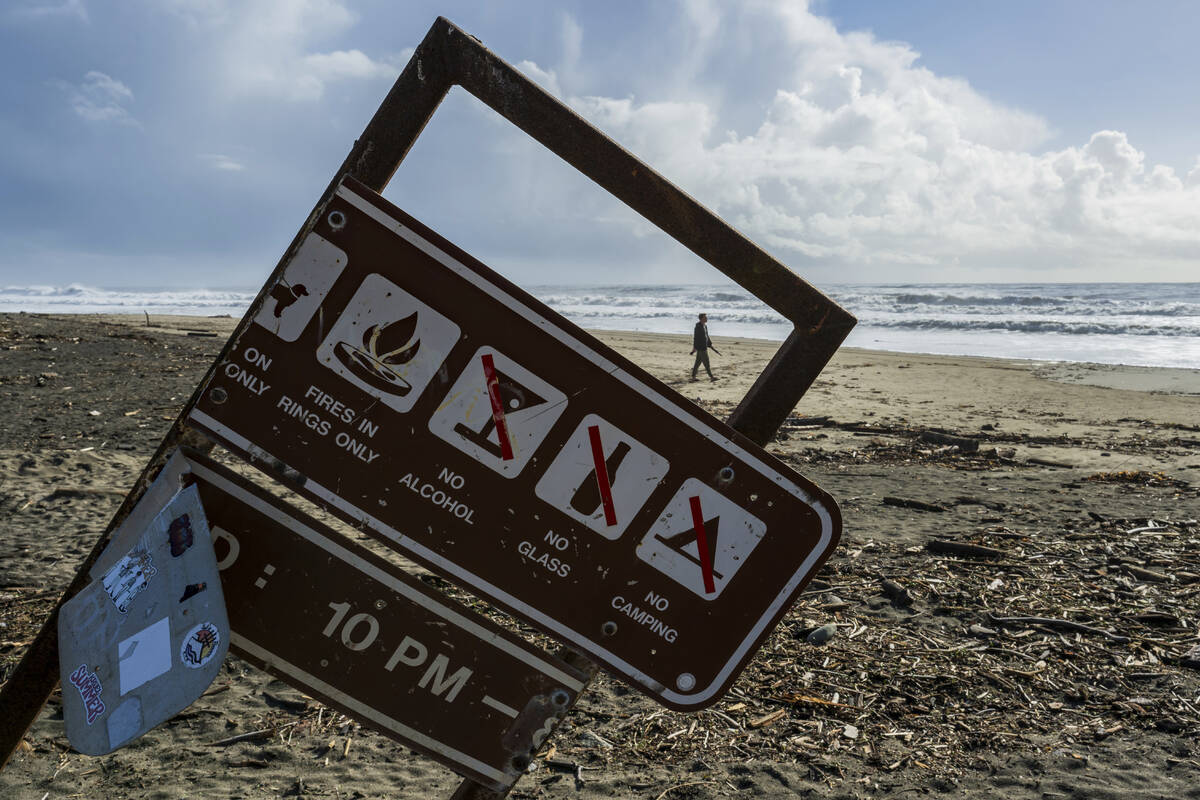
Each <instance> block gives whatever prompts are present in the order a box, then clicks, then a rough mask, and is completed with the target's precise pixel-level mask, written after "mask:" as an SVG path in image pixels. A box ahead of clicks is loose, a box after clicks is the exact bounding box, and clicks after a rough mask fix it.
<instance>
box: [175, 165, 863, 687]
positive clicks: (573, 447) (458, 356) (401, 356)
mask: <svg viewBox="0 0 1200 800" xmlns="http://www.w3.org/2000/svg"><path fill="white" fill-rule="evenodd" d="M254 323H255V324H253V325H250V326H247V327H246V328H245V329H244V330H243V331H242V333H241V334H240V336H239V337H238V338H237V340H236V341H235V342H234V344H233V348H232V350H231V351H230V352H231V355H230V357H229V359H228V360H227V361H226V362H225V363H223V364H221V365H219V366H218V368H217V370H216V372H215V373H214V376H213V378H212V379H211V380H210V381H209V383H208V384H207V385H206V386H205V387H204V390H203V394H202V395H201V397H200V400H199V401H198V403H197V404H196V405H195V407H194V408H193V409H192V411H191V413H190V415H189V423H190V424H192V425H195V426H196V427H198V428H200V429H202V430H204V431H206V432H207V433H209V434H211V435H212V436H214V437H216V438H217V439H219V440H220V441H222V442H223V443H224V444H225V445H226V446H228V447H229V448H231V449H232V450H234V451H235V452H238V453H240V454H242V455H243V456H245V457H247V458H248V459H250V460H251V461H252V462H253V463H255V464H256V465H258V466H259V467H260V468H261V469H263V470H265V471H267V472H268V473H270V474H272V475H273V476H274V477H276V478H278V479H280V480H283V481H284V482H285V483H287V484H289V485H291V486H292V487H293V488H295V489H296V490H297V491H299V492H301V493H303V494H304V495H306V496H308V497H309V498H311V499H313V500H315V501H317V502H318V503H320V504H322V505H324V506H326V507H328V508H329V509H330V510H332V511H333V512H334V513H337V514H339V515H340V516H342V517H343V518H345V519H346V520H348V521H351V522H353V523H355V524H357V525H361V526H362V527H364V528H365V529H366V530H368V531H370V532H371V533H373V534H374V535H376V536H377V537H379V538H380V539H381V540H383V541H385V542H388V543H389V544H391V545H392V546H393V547H395V548H396V549H398V550H400V551H403V552H405V553H407V554H409V555H411V556H412V557H413V558H415V559H416V560H418V561H420V562H422V563H424V564H426V565H428V566H429V567H430V568H432V569H435V570H438V571H440V572H442V573H443V574H446V575H448V576H450V577H451V578H452V579H454V580H455V581H457V582H458V583H460V584H462V585H464V586H466V587H469V588H471V589H472V590H473V591H476V592H478V593H479V594H481V595H483V596H485V597H487V598H489V599H491V600H492V601H494V602H496V603H497V604H499V605H501V606H503V607H505V608H507V609H509V610H511V611H513V612H514V613H516V614H518V615H520V616H522V617H524V618H526V619H527V620H529V621H530V622H532V623H533V624H535V625H537V626H539V627H541V628H542V629H544V630H546V631H547V632H548V633H550V634H551V635H554V636H556V637H558V638H559V639H561V640H564V641H566V642H568V643H569V644H571V645H572V646H574V647H577V648H579V649H581V650H583V651H584V652H586V653H588V654H590V656H591V657H593V658H595V659H596V660H598V661H599V662H600V663H602V664H604V665H605V666H606V667H607V668H608V669H609V670H610V671H612V672H614V673H616V674H617V675H619V676H622V677H624V678H626V679H628V680H629V681H631V682H633V683H634V684H635V685H637V686H639V687H640V688H642V689H643V690H644V691H646V692H647V693H649V694H651V695H652V696H654V697H656V698H657V699H658V700H660V701H661V702H663V703H665V704H667V705H669V706H672V707H674V708H680V709H692V708H699V707H703V706H705V705H707V704H709V703H711V702H713V701H714V700H715V699H716V698H717V697H718V696H719V694H720V693H721V692H722V691H723V689H724V688H725V687H726V686H727V685H728V684H729V683H730V682H731V681H732V680H733V679H734V678H735V677H736V675H737V673H738V672H739V671H740V669H741V668H742V667H743V666H744V664H745V663H746V661H747V660H748V659H749V658H750V656H751V655H752V654H753V652H754V649H755V646H756V644H757V643H758V642H759V641H760V640H761V639H762V638H763V636H765V635H766V633H767V632H768V631H769V630H770V628H771V627H772V625H773V624H774V622H775V621H776V620H777V619H778V618H779V617H780V616H781V615H782V614H783V612H784V611H786V609H787V608H788V606H789V605H790V603H791V601H792V599H793V597H794V596H795V595H796V593H797V592H798V591H799V590H800V589H801V587H802V585H803V584H804V582H805V581H806V580H807V579H808V578H809V577H810V576H811V575H812V573H813V572H814V570H815V569H816V568H817V567H818V566H819V565H820V564H821V563H822V561H823V560H824V559H825V558H826V557H827V556H828V554H829V553H830V551H831V550H832V548H833V547H834V545H835V544H836V543H837V539H838V536H839V533H840V524H841V522H840V516H839V512H838V509H837V506H836V504H835V503H834V501H833V500H832V499H831V498H830V497H829V496H828V495H827V494H826V493H825V492H823V491H822V490H820V489H819V488H818V487H817V486H815V485H814V484H813V483H812V482H810V481H808V480H807V479H805V478H803V477H802V476H800V475H798V474H797V473H795V472H794V471H792V470H790V469H788V468H787V467H786V466H784V465H783V464H782V463H780V462H779V461H778V460H777V459H775V458H774V457H772V456H770V455H768V454H767V453H766V452H765V451H764V450H762V449H761V448H759V447H757V446H756V445H754V444H752V443H750V442H749V441H747V440H746V439H744V438H743V437H741V436H740V435H738V434H737V433H735V432H734V431H733V430H732V429H730V428H729V427H727V426H726V425H724V424H723V423H721V422H719V421H718V420H716V419H714V418H713V417H711V416H710V415H708V414H707V413H705V412H703V411H702V410H700V409H699V408H697V407H696V406H695V405H694V404H692V403H690V402H689V401H687V400H686V399H684V398H682V397H680V396H679V395H678V394H677V393H675V392H674V391H672V390H671V389H669V388H668V387H666V386H664V385H663V384H662V383H660V382H659V381H657V380H655V379H654V378H652V377H650V376H649V375H647V374H646V373H644V372H643V371H642V370H640V369H639V368H637V367H636V366H634V365H633V364H632V363H630V362H629V361H627V360H626V359H624V358H623V357H621V356H620V355H618V354H617V353H615V352H613V351H612V350H611V349H609V348H607V347H605V346H604V345H602V344H601V343H599V342H598V341H597V340H595V339H594V338H593V337H591V336H590V335H588V334H587V333H585V332H583V331H582V330H580V329H578V328H577V327H575V326H574V325H572V324H570V323H569V322H567V321H566V320H564V319H562V318H561V317H560V316H558V315H557V314H556V313H554V312H553V311H551V310H550V309H548V308H547V307H545V306H544V305H542V304H541V303H539V302H538V301H536V300H534V299H533V298H532V297H530V296H528V295H527V294H525V293H524V292H522V291H521V290H519V289H517V288H516V287H514V286H512V285H511V284H509V283H508V282H507V281H505V280H504V279H503V278H501V277H500V276H498V275H497V274H495V273H494V272H492V271H491V270H489V269H487V268H486V267H484V266H483V265H482V264H480V263H479V262H477V261H475V260H474V259H472V258H471V257H470V256H469V255H467V254H466V253H464V252H462V251H461V250H458V249H457V248H455V247H454V246H453V245H451V244H449V243H448V242H446V241H445V240H443V239H442V238H440V237H439V236H437V235H436V234H434V233H433V232H431V231H429V230H428V229H426V228H424V227H423V226H422V225H420V224H419V223H417V222H416V221H415V220H413V219H412V218H410V217H409V216H408V215H406V214H404V213H403V212H402V211H400V210H399V209H397V208H395V207H394V206H392V205H390V204H389V203H387V202H386V201H384V200H383V199H382V198H381V197H379V196H378V195H376V194H375V193H374V192H371V191H370V190H369V189H367V188H365V187H364V186H362V185H361V184H358V183H357V182H355V181H353V180H352V179H347V180H346V181H344V182H343V184H342V186H341V187H340V189H339V190H338V191H337V193H336V195H335V196H334V197H333V198H332V199H331V201H330V202H329V203H328V204H327V205H326V206H325V207H324V208H323V209H322V210H321V212H320V214H319V218H318V220H317V222H316V224H315V226H314V228H313V229H312V231H311V232H310V233H309V234H308V236H307V238H306V239H305V240H304V241H303V243H302V245H301V246H300V247H299V248H298V250H297V252H296V253H295V254H294V256H293V257H292V258H291V260H290V262H289V263H288V264H287V266H286V268H285V269H284V271H283V274H282V276H281V278H280V279H279V280H278V281H277V282H276V283H275V284H274V285H273V286H272V288H271V289H270V296H269V298H268V299H267V301H266V303H265V304H264V305H263V306H262V307H261V308H260V309H259V311H258V314H257V316H256V317H255V319H254ZM233 616H234V615H233V614H232V613H231V618H232V617H233Z"/></svg>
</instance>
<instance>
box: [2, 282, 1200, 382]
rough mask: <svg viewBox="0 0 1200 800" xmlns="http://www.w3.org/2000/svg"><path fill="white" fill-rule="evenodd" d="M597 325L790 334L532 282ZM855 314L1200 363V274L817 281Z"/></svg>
mask: <svg viewBox="0 0 1200 800" xmlns="http://www.w3.org/2000/svg"><path fill="white" fill-rule="evenodd" d="M526 288H527V289H528V290H529V291H530V293H531V294H533V295H534V296H536V297H538V298H539V299H540V300H542V301H543V302H545V303H546V304H547V305H549V306H550V307H551V308H553V309H555V310H556V311H558V312H559V313H561V314H563V315H564V316H566V317H567V318H568V319H570V320H571V321H573V322H575V323H576V324H578V325H580V326H582V327H584V328H590V329H603V330H632V331H653V332H662V333H690V332H691V329H692V325H693V324H694V323H695V319H696V314H697V313H698V312H701V311H703V312H705V313H707V314H708V320H709V333H710V334H711V335H713V336H740V337H751V338H757V339H771V340H777V341H782V340H783V339H784V338H785V337H786V336H787V335H788V333H790V331H791V325H790V324H789V323H788V322H787V321H786V320H784V319H783V318H782V317H780V316H779V315H778V314H776V313H775V312H774V311H772V310H771V309H769V308H767V307H766V306H765V305H764V304H763V303H762V302H761V301H759V300H757V299H756V298H754V297H753V296H751V295H750V294H749V293H748V292H746V291H744V290H743V289H741V288H740V287H738V286H734V285H729V284H727V285H722V286H697V285H664V286H534V287H526ZM819 288H820V289H821V290H822V291H823V292H825V293H826V294H827V295H829V296H830V297H832V298H833V299H834V300H836V301H837V302H838V303H839V304H841V305H842V306H843V307H845V308H846V309H847V310H849V311H850V312H851V313H852V314H854V315H855V316H856V317H858V321H859V322H858V326H857V327H856V328H855V329H854V331H853V332H852V333H851V334H850V338H849V339H848V340H847V342H846V344H848V345H852V346H856V347H867V348H873V349H878V350H895V351H901V352H910V353H940V354H947V355H976V356H996V357H1002V358H1028V359H1037V360H1044V361H1087V362H1096V363H1102V364H1133V365H1143V366H1161V367H1185V368H1191V369H1197V368H1200V283H1075V284H1045V283H1043V284H969V283H968V284H878V285H867V284H840V285H839V284H833V285H825V286H820V287H819ZM254 295H255V291H254V290H250V289H245V290H237V289H204V290H159V291H131V290H108V289H98V288H93V287H88V286H79V285H72V286H65V287H46V286H26V287H12V286H10V287H3V288H0V311H4V312H15V311H27V312H31V313H34V312H36V313H58V314H63V313H114V312H115V313H134V314H137V313H141V312H142V311H146V312H149V313H151V314H196V315H221V314H228V315H230V316H233V317H240V316H242V314H244V313H245V310H246V308H247V307H248V306H249V304H250V302H251V301H252V300H253V299H254Z"/></svg>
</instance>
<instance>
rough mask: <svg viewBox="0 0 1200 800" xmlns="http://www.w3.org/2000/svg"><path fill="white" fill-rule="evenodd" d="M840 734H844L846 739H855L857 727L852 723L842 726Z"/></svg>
mask: <svg viewBox="0 0 1200 800" xmlns="http://www.w3.org/2000/svg"><path fill="white" fill-rule="evenodd" d="M842 736H845V737H846V738H847V739H857V738H858V728H856V727H855V726H853V725H847V726H846V727H844V728H842Z"/></svg>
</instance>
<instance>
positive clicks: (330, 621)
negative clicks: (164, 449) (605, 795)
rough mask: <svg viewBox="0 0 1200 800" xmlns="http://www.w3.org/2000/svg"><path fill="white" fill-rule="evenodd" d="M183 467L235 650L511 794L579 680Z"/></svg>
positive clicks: (218, 472)
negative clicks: (197, 503) (214, 561)
mask: <svg viewBox="0 0 1200 800" xmlns="http://www.w3.org/2000/svg"><path fill="white" fill-rule="evenodd" d="M179 464H180V462H179V461H178V460H176V461H175V462H172V464H170V465H168V469H171V468H172V467H174V468H176V469H178V467H179ZM188 467H189V469H190V472H191V475H192V476H194V477H195V478H196V479H197V483H198V486H199V492H200V498H201V501H202V502H203V505H204V511H205V513H206V515H207V517H208V521H209V525H210V526H211V529H212V533H213V541H214V545H215V547H216V551H217V557H218V559H219V561H218V567H219V568H220V570H221V585H222V588H223V589H224V592H225V602H226V606H227V608H228V611H229V619H230V626H231V628H232V636H231V646H232V648H233V650H234V651H235V652H237V653H238V654H239V655H241V656H243V657H244V658H246V659H247V660H249V661H251V662H253V663H254V664H257V665H258V666H260V667H262V668H264V669H266V670H267V671H269V672H271V673H273V674H275V675H277V676H278V677H280V678H282V679H283V680H285V681H287V682H288V683H290V684H291V685H293V686H297V687H299V688H301V689H303V690H304V691H306V692H308V693H310V694H312V695H313V696H314V697H318V698H320V699H321V700H322V701H323V702H325V703H326V704H328V705H330V706H332V707H334V708H337V709H339V710H341V711H343V712H345V713H346V714H349V715H351V716H353V717H354V718H355V719H358V720H360V721H362V722H363V723H365V724H368V725H370V726H372V727H374V728H376V729H377V730H379V731H380V732H382V733H384V734H386V735H388V736H390V737H392V738H393V739H397V740H399V741H401V742H404V743H405V744H407V745H409V746H411V747H413V748H415V749H417V750H421V751H423V752H424V753H426V754H427V755H429V756H431V757H433V758H435V759H437V760H439V761H441V762H442V763H444V764H446V765H447V766H449V767H451V768H452V769H454V770H456V771H457V772H459V773H460V774H462V775H466V776H469V777H471V778H472V779H474V780H475V781H477V782H479V783H481V784H483V785H485V786H488V787H490V788H493V789H495V790H497V791H503V790H506V789H507V788H509V787H511V785H512V784H513V783H514V782H515V781H516V779H517V778H518V777H519V776H520V775H521V773H522V772H523V770H524V768H525V767H526V766H527V765H528V763H529V759H530V757H532V755H533V753H534V752H535V751H536V750H537V748H538V747H539V746H541V744H542V742H543V740H544V739H545V737H546V735H547V734H548V733H549V732H550V730H551V728H552V727H553V725H554V723H555V722H557V720H558V719H559V718H560V717H561V716H562V715H564V714H565V713H566V711H567V709H568V708H570V706H571V705H573V704H574V701H575V698H576V697H577V696H578V693H579V692H580V690H582V688H583V686H584V683H585V678H584V676H583V675H582V674H580V673H579V672H578V671H577V670H575V669H573V668H572V667H570V666H568V665H567V664H565V663H563V662H561V661H559V660H558V659H555V658H552V657H550V656H548V655H546V654H545V653H542V652H541V651H539V650H537V649H536V648H534V647H533V646H532V645H530V644H528V643H526V642H524V641H522V640H521V639H519V638H518V637H516V636H514V635H513V634H510V633H508V632H507V631H505V630H503V629H502V628H500V627H498V626H497V625H495V624H494V623H492V622H490V621H488V620H485V619H484V618H482V617H480V616H479V615H478V614H475V613H474V612H472V611H469V610H468V609H466V608H464V607H463V606H461V605H460V604H458V603H455V602H453V601H452V600H450V599H449V598H447V597H445V596H444V595H442V594H440V593H439V592H436V591H433V590H431V589H428V588H426V587H425V586H424V585H422V583H421V582H420V581H419V580H417V579H416V578H413V577H411V576H409V575H407V574H406V573H404V572H402V571H401V570H400V569H398V568H397V567H395V566H392V565H390V564H388V563H387V561H386V560H385V559H382V558H380V557H379V556H377V555H375V554H373V553H371V552H369V551H368V550H366V549H365V548H363V547H362V546H361V545H358V544H355V543H353V542H351V541H349V540H348V539H346V538H345V537H343V536H341V535H339V534H337V533H335V532H334V531H332V530H330V529H329V528H328V527H326V526H323V525H321V524H320V523H319V522H317V521H316V520H313V519H310V518H308V517H307V516H305V515H303V514H301V513H299V512H298V511H296V510H294V509H291V508H288V507H287V506H284V505H282V504H281V503H279V502H278V501H277V500H275V499H273V498H271V497H269V496H268V495H266V494H265V493H264V492H262V491H261V490H260V489H258V488H257V487H255V486H253V484H250V483H249V482H247V481H246V480H245V479H244V478H240V477H238V476H237V475H235V474H234V473H232V472H229V471H228V470H226V469H224V468H223V467H220V466H218V465H216V464H214V463H212V462H210V461H207V460H206V459H203V458H200V457H198V456H195V455H193V456H192V457H191V459H190V463H189V464H188ZM468 720H469V722H468Z"/></svg>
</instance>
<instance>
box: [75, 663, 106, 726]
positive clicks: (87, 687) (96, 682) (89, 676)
mask: <svg viewBox="0 0 1200 800" xmlns="http://www.w3.org/2000/svg"><path fill="white" fill-rule="evenodd" d="M71 685H72V686H74V687H75V688H76V689H78V690H79V696H80V697H81V698H83V707H84V708H85V709H87V724H88V725H91V724H92V723H93V722H95V721H96V718H97V717H99V716H100V715H101V714H103V713H104V701H103V700H101V699H100V693H101V692H103V691H104V687H103V686H101V685H100V678H99V677H97V675H96V673H94V672H92V671H91V670H89V669H88V668H87V664H80V665H79V668H78V669H77V670H75V671H74V672H72V673H71Z"/></svg>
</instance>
